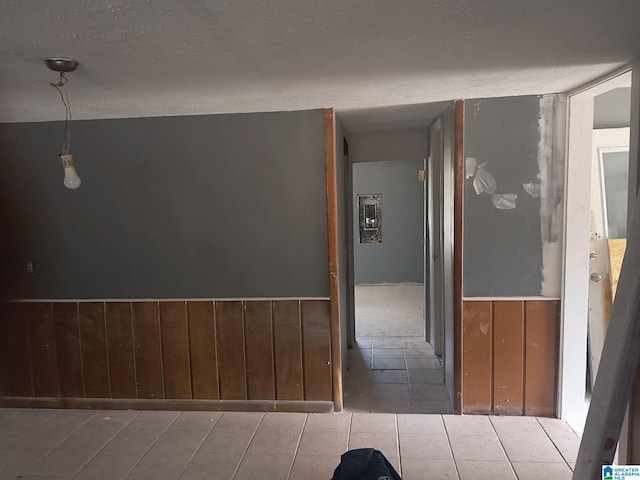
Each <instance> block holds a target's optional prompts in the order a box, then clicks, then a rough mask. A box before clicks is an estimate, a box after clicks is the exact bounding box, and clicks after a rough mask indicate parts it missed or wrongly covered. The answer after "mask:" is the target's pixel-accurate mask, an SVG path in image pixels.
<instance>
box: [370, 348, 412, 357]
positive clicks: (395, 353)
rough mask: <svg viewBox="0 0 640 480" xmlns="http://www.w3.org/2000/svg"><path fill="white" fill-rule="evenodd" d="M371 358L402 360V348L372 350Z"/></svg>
mask: <svg viewBox="0 0 640 480" xmlns="http://www.w3.org/2000/svg"><path fill="white" fill-rule="evenodd" d="M373 358H404V350H403V349H402V348H374V349H373Z"/></svg>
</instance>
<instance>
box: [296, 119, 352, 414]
mask: <svg viewBox="0 0 640 480" xmlns="http://www.w3.org/2000/svg"><path fill="white" fill-rule="evenodd" d="M324 141H325V143H324V149H325V164H326V177H327V235H328V244H329V295H330V298H331V301H330V312H329V314H330V319H331V324H330V331H329V333H330V342H329V346H330V358H329V364H328V365H329V366H330V371H331V377H332V382H331V383H332V386H333V392H332V398H333V405H334V408H335V411H337V412H339V411H342V355H341V346H342V340H341V338H340V337H341V331H340V315H341V314H346V312H340V277H339V275H338V271H339V265H338V263H339V255H338V243H339V236H338V174H337V167H336V117H335V112H334V111H333V109H332V108H327V109H325V111H324ZM324 394H325V392H324V391H323V392H322V393H320V392H319V391H318V392H315V391H314V393H313V394H312V396H315V395H321V396H323V395H324ZM308 396H309V395H307V397H308ZM306 399H307V400H309V399H310V398H306ZM323 400H327V399H324V398H323Z"/></svg>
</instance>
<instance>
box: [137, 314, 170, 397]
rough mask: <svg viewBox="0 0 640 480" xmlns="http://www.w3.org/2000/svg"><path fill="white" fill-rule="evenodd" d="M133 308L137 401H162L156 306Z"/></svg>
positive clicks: (158, 325) (160, 354) (162, 388)
mask: <svg viewBox="0 0 640 480" xmlns="http://www.w3.org/2000/svg"><path fill="white" fill-rule="evenodd" d="M132 305H133V339H134V346H135V350H134V352H135V367H136V384H137V385H136V386H137V391H138V398H164V386H163V382H164V381H163V377H162V352H161V347H160V324H159V318H158V317H159V316H158V303H157V302H139V303H134V304H132Z"/></svg>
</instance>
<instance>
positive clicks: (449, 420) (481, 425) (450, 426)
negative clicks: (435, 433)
mask: <svg viewBox="0 0 640 480" xmlns="http://www.w3.org/2000/svg"><path fill="white" fill-rule="evenodd" d="M442 419H443V420H444V426H445V428H446V429H447V433H448V434H449V435H492V436H495V431H494V430H493V426H492V425H491V422H490V421H489V418H488V417H485V416H483V415H443V416H442Z"/></svg>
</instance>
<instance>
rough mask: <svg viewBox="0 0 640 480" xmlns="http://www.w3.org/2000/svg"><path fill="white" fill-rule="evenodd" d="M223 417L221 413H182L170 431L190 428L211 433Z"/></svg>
mask: <svg viewBox="0 0 640 480" xmlns="http://www.w3.org/2000/svg"><path fill="white" fill-rule="evenodd" d="M221 417H222V413H221V412H181V413H180V415H179V416H178V418H176V419H175V421H174V422H173V423H172V424H171V426H170V427H169V429H170V430H173V429H176V428H188V429H192V430H195V429H202V430H206V431H209V430H211V428H213V426H214V425H215V424H216V422H218V420H220V418H221Z"/></svg>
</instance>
